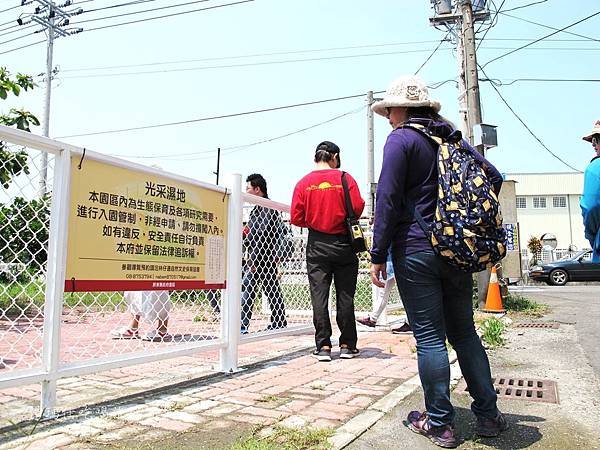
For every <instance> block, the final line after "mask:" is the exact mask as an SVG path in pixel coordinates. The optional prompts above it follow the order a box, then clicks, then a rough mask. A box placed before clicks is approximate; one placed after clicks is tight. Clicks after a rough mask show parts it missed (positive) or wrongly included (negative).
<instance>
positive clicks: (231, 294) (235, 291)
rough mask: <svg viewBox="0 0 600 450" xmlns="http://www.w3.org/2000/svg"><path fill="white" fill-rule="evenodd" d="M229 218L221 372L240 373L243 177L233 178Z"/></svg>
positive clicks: (222, 318)
mask: <svg viewBox="0 0 600 450" xmlns="http://www.w3.org/2000/svg"><path fill="white" fill-rule="evenodd" d="M230 186H231V187H230V189H231V195H230V196H229V217H228V218H227V287H226V289H225V292H224V293H225V295H224V301H223V309H222V314H221V335H222V336H223V338H224V339H225V342H226V343H227V346H226V347H225V348H222V349H221V352H220V363H221V372H227V373H232V372H235V371H237V370H238V366H237V364H238V345H239V342H240V326H241V316H240V310H241V295H242V176H241V175H240V174H233V175H232V180H231V183H230Z"/></svg>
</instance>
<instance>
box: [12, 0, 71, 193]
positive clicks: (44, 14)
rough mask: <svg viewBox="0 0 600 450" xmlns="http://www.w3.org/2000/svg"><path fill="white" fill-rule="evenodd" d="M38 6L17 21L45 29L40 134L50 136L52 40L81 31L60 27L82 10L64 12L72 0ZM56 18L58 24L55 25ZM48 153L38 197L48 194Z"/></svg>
mask: <svg viewBox="0 0 600 450" xmlns="http://www.w3.org/2000/svg"><path fill="white" fill-rule="evenodd" d="M35 1H36V3H38V4H39V5H40V6H38V7H36V9H35V12H34V13H33V14H32V15H31V21H28V22H24V21H23V20H21V19H19V20H18V21H17V23H18V24H19V25H25V24H26V23H30V22H34V23H37V24H38V25H41V26H42V27H44V28H45V29H46V32H47V36H48V45H47V48H46V80H45V81H46V96H45V100H44V120H43V122H42V134H43V135H44V136H46V137H49V136H50V98H51V95H52V75H53V68H52V59H53V56H54V39H55V38H56V37H57V36H69V35H71V34H74V33H79V32H81V31H82V29H81V28H79V29H76V30H72V31H67V30H63V29H62V27H64V26H67V25H69V18H70V17H71V16H73V15H77V14H81V13H82V12H83V9H79V10H77V11H70V12H67V11H64V10H63V9H62V7H66V6H71V5H72V3H73V2H72V0H66V1H65V3H64V4H62V5H55V4H54V1H53V0H35ZM57 18H58V22H59V23H57ZM47 184H48V153H46V152H42V162H41V167H40V182H39V195H40V196H43V195H46V193H47V192H48V186H47Z"/></svg>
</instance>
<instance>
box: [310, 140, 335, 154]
mask: <svg viewBox="0 0 600 450" xmlns="http://www.w3.org/2000/svg"><path fill="white" fill-rule="evenodd" d="M319 150H325V151H326V152H327V153H339V152H340V148H339V147H338V146H337V145H335V144H334V143H333V142H330V141H323V142H321V143H320V144H319V145H317V149H316V150H315V152H318V151H319Z"/></svg>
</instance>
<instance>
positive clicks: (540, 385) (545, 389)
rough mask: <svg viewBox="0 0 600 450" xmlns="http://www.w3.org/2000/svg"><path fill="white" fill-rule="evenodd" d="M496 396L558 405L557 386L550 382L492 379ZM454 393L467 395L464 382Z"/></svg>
mask: <svg viewBox="0 0 600 450" xmlns="http://www.w3.org/2000/svg"><path fill="white" fill-rule="evenodd" d="M492 383H493V384H494V388H495V389H496V394H498V397H500V398H509V399H515V400H527V401H532V402H545V403H559V401H558V386H557V384H556V381H552V380H534V379H528V378H508V377H499V378H492ZM455 392H457V393H460V394H468V393H469V389H468V388H467V383H466V382H465V380H464V379H463V380H461V382H460V383H459V384H458V386H457V388H456V390H455Z"/></svg>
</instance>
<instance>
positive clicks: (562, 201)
mask: <svg viewBox="0 0 600 450" xmlns="http://www.w3.org/2000/svg"><path fill="white" fill-rule="evenodd" d="M552 206H553V207H554V208H566V207H567V197H564V196H560V197H552Z"/></svg>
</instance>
